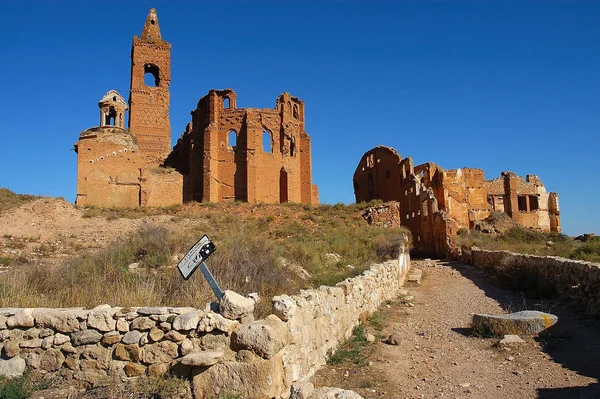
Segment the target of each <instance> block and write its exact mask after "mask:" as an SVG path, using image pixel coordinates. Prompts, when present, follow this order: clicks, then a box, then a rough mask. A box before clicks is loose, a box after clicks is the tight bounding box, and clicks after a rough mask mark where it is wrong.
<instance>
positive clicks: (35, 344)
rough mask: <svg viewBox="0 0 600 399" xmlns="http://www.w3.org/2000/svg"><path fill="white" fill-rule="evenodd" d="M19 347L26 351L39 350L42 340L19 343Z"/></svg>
mask: <svg viewBox="0 0 600 399" xmlns="http://www.w3.org/2000/svg"><path fill="white" fill-rule="evenodd" d="M19 346H20V347H21V348H28V349H35V348H39V347H40V346H42V340H41V339H39V338H36V339H29V340H27V341H21V342H19Z"/></svg>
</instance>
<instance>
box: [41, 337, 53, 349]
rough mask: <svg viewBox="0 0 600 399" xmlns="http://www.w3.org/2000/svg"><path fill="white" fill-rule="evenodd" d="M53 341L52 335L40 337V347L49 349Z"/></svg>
mask: <svg viewBox="0 0 600 399" xmlns="http://www.w3.org/2000/svg"><path fill="white" fill-rule="evenodd" d="M53 343H54V337H46V338H44V339H42V345H41V347H42V349H50V348H52V344H53Z"/></svg>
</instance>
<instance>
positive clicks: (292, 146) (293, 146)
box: [290, 137, 296, 157]
mask: <svg viewBox="0 0 600 399" xmlns="http://www.w3.org/2000/svg"><path fill="white" fill-rule="evenodd" d="M295 151H296V140H294V137H292V138H291V139H290V156H291V157H293V156H294V153H295Z"/></svg>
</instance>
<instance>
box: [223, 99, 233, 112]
mask: <svg viewBox="0 0 600 399" xmlns="http://www.w3.org/2000/svg"><path fill="white" fill-rule="evenodd" d="M229 107H231V104H230V101H229V97H225V98H223V108H224V109H227V108H229Z"/></svg>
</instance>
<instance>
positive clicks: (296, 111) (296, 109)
mask: <svg viewBox="0 0 600 399" xmlns="http://www.w3.org/2000/svg"><path fill="white" fill-rule="evenodd" d="M294 118H296V119H298V105H297V104H294Z"/></svg>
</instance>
